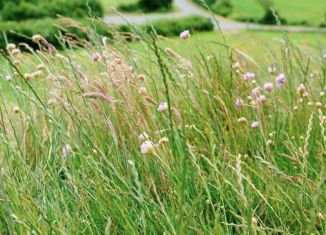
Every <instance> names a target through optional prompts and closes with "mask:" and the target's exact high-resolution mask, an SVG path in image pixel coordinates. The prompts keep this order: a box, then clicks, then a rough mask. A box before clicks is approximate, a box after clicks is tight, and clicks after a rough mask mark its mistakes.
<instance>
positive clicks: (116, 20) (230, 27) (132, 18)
mask: <svg viewBox="0 0 326 235" xmlns="http://www.w3.org/2000/svg"><path fill="white" fill-rule="evenodd" d="M174 5H175V8H176V9H177V11H176V12H171V13H151V14H142V15H134V14H123V15H120V14H114V15H109V16H105V17H104V22H105V23H107V24H114V25H119V24H126V23H127V22H128V23H130V24H134V25H141V24H144V23H147V22H151V21H155V20H162V19H176V18H183V17H187V16H191V15H199V16H203V17H207V18H209V19H211V20H212V21H213V22H215V20H214V17H213V16H212V14H210V13H209V12H208V11H205V10H204V9H202V8H201V7H199V6H197V5H195V4H194V3H192V2H191V1H190V0H174ZM215 19H216V20H217V22H218V25H219V28H220V29H221V30H222V31H237V30H248V29H252V30H269V31H279V30H285V31H288V32H323V33H326V29H325V28H318V27H305V26H282V28H280V27H279V26H275V25H260V24H253V23H244V22H238V21H233V20H229V19H225V18H223V17H217V18H215ZM214 24H215V29H218V27H217V24H216V23H214Z"/></svg>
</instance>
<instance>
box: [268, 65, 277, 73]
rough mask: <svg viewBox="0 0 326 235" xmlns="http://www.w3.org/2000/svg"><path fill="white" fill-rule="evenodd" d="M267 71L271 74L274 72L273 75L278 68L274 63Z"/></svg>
mask: <svg viewBox="0 0 326 235" xmlns="http://www.w3.org/2000/svg"><path fill="white" fill-rule="evenodd" d="M267 71H268V73H269V74H272V75H274V74H276V72H277V70H276V68H275V66H274V65H272V66H270V67H269V68H268V69H267Z"/></svg>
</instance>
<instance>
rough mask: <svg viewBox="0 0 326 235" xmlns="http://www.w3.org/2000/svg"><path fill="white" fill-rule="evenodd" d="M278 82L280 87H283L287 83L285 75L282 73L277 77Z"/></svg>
mask: <svg viewBox="0 0 326 235" xmlns="http://www.w3.org/2000/svg"><path fill="white" fill-rule="evenodd" d="M276 82H277V84H278V85H279V86H283V85H284V84H285V82H286V77H285V75H284V73H281V74H280V75H278V76H277V77H276Z"/></svg>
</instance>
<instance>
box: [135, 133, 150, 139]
mask: <svg viewBox="0 0 326 235" xmlns="http://www.w3.org/2000/svg"><path fill="white" fill-rule="evenodd" d="M138 139H139V140H141V141H144V140H148V139H149V136H148V135H147V133H146V132H143V133H141V134H140V135H139V136H138Z"/></svg>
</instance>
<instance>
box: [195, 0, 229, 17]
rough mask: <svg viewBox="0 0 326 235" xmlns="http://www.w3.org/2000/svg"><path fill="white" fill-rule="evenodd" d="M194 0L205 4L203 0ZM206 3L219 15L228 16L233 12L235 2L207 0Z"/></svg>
mask: <svg viewBox="0 0 326 235" xmlns="http://www.w3.org/2000/svg"><path fill="white" fill-rule="evenodd" d="M193 1H194V2H195V3H197V4H199V5H201V6H203V4H202V1H201V0H193ZM205 3H206V4H207V6H208V7H210V9H211V10H212V11H213V12H214V13H216V14H218V15H222V16H228V15H230V14H231V13H232V12H233V4H232V2H231V0H205Z"/></svg>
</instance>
